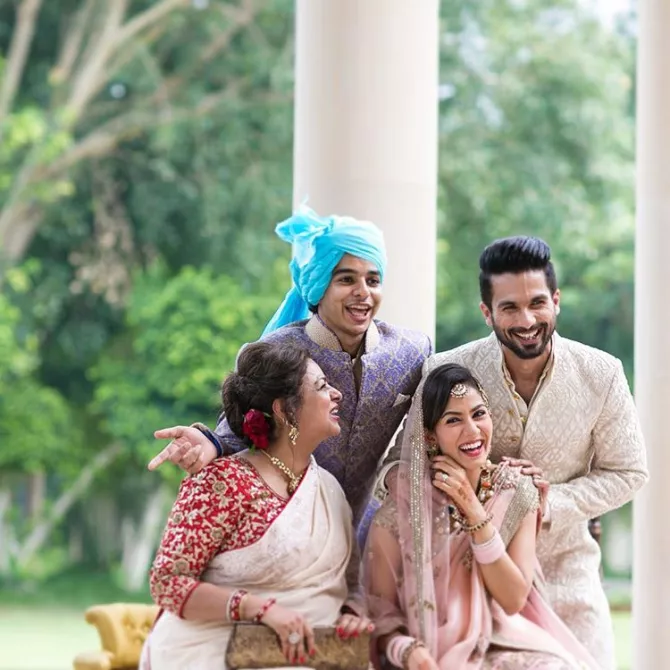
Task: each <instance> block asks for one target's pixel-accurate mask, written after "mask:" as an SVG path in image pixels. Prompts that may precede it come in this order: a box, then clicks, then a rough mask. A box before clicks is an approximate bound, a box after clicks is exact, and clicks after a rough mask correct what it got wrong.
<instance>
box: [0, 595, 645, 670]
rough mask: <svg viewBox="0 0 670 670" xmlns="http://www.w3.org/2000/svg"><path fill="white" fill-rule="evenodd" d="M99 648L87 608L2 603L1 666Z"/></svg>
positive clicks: (34, 664)
mask: <svg viewBox="0 0 670 670" xmlns="http://www.w3.org/2000/svg"><path fill="white" fill-rule="evenodd" d="M630 628H631V626H630V615H629V614H627V613H620V612H617V613H615V614H614V629H615V634H616V642H617V658H618V659H619V669H620V670H630V667H631V657H632V651H631V630H630ZM98 648H99V642H98V636H97V634H96V632H95V629H94V628H93V627H92V626H89V625H88V624H87V623H86V622H85V621H84V618H83V610H74V609H64V608H59V607H57V606H48V607H47V606H41V607H40V606H36V605H30V606H27V605H21V604H16V605H14V604H12V605H3V606H0V670H71V668H72V659H73V657H74V656H75V655H76V654H77V653H78V652H81V651H87V650H94V649H98Z"/></svg>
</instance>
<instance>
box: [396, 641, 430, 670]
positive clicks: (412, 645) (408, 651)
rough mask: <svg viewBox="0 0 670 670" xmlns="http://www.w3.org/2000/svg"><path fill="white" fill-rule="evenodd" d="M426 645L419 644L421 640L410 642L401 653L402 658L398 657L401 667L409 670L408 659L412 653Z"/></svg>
mask: <svg viewBox="0 0 670 670" xmlns="http://www.w3.org/2000/svg"><path fill="white" fill-rule="evenodd" d="M425 646H426V645H425V644H424V643H423V642H421V640H414V642H410V643H409V644H408V645H407V648H406V649H405V651H403V652H402V656H401V657H400V662H401V663H402V667H403V668H404V669H405V670H409V657H410V656H411V655H412V652H413V651H414V650H415V649H417V648H418V647H425Z"/></svg>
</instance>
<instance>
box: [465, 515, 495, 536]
mask: <svg viewBox="0 0 670 670" xmlns="http://www.w3.org/2000/svg"><path fill="white" fill-rule="evenodd" d="M492 519H493V514H492V513H491V512H489V513H488V514H487V515H486V518H485V519H484V520H483V521H480V522H479V523H476V524H474V525H473V526H466V525H464V526H463V530H464V531H465V532H466V533H476V532H477V531H478V530H481V529H482V528H484V526H485V525H486V524H487V523H489V521H491V520H492Z"/></svg>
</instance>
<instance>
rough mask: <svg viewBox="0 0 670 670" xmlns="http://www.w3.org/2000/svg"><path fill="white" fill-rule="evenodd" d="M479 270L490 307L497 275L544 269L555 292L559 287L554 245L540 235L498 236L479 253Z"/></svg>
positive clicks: (549, 284) (550, 286)
mask: <svg viewBox="0 0 670 670" xmlns="http://www.w3.org/2000/svg"><path fill="white" fill-rule="evenodd" d="M479 270H480V272H479V294H480V295H481V299H482V302H483V303H484V304H485V305H486V306H487V307H488V308H489V309H491V308H492V303H493V289H492V287H491V277H492V276H493V275H502V274H506V273H508V272H509V273H512V274H521V273H522V272H529V271H531V270H542V272H544V276H545V278H546V280H547V286H548V287H549V290H550V291H551V293H552V294H553V293H554V292H555V291H556V288H557V282H556V271H555V270H554V265H553V263H552V262H551V248H550V247H549V245H548V244H547V243H546V242H545V241H544V240H541V239H539V238H538V237H526V236H524V235H518V236H516V237H504V238H502V239H499V240H495V242H492V243H491V244H489V245H488V247H486V249H484V251H483V252H482V255H481V256H480V257H479Z"/></svg>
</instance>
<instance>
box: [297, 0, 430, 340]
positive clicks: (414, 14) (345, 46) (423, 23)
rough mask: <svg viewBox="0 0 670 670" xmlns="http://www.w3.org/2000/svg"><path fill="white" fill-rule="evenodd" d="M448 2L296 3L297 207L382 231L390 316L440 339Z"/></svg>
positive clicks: (385, 312)
mask: <svg viewBox="0 0 670 670" xmlns="http://www.w3.org/2000/svg"><path fill="white" fill-rule="evenodd" d="M438 18H439V2H438V0H296V96H295V151H294V190H293V195H294V205H297V204H299V203H300V202H302V200H303V199H304V198H309V205H310V206H311V207H312V208H313V209H314V210H316V211H317V212H318V213H319V214H322V215H325V214H340V215H351V216H355V217H357V218H360V219H368V220H370V221H373V222H374V223H376V224H377V225H378V226H379V227H380V228H381V229H382V230H383V231H384V235H385V238H386V243H387V248H388V255H389V269H388V273H387V277H386V281H385V286H384V303H383V305H382V309H381V310H380V313H379V316H380V317H381V318H383V319H385V320H387V321H389V322H391V323H394V324H397V325H402V326H407V327H412V328H415V329H418V330H422V331H424V332H426V333H427V334H429V335H430V336H431V337H433V335H434V330H435V249H436V247H435V237H436V192H437V105H438V34H439V25H438Z"/></svg>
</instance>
